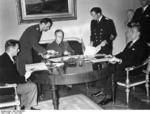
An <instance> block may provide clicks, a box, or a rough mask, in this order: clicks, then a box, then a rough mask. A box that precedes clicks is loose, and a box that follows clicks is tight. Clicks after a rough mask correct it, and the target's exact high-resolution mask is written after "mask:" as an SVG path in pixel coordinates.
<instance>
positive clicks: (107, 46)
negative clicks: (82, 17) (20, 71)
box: [90, 7, 117, 70]
mask: <svg viewBox="0 0 150 114" xmlns="http://www.w3.org/2000/svg"><path fill="white" fill-rule="evenodd" d="M90 13H91V16H92V17H93V20H92V21H91V38H90V43H91V45H92V46H94V47H97V46H99V47H100V50H99V52H98V54H100V53H102V54H112V48H113V44H112V42H113V40H115V38H116V36H117V32H116V28H115V25H114V22H113V20H112V19H109V18H107V17H105V16H104V15H103V14H102V10H101V8H99V7H94V8H92V9H91V11H90ZM100 66H101V65H100V64H99V63H98V64H95V65H94V69H95V70H97V69H101V67H100Z"/></svg>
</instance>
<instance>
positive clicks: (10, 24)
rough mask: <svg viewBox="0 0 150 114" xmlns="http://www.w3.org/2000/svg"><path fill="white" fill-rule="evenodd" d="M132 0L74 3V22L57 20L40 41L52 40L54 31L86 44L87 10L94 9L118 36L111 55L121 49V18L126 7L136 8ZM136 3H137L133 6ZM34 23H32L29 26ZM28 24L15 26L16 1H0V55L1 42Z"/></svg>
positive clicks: (122, 21) (2, 43)
mask: <svg viewBox="0 0 150 114" xmlns="http://www.w3.org/2000/svg"><path fill="white" fill-rule="evenodd" d="M135 2H136V0H77V20H69V21H57V22H54V25H53V27H52V28H51V30H50V31H48V32H47V33H43V36H42V39H41V40H48V39H50V38H53V33H54V31H55V30H56V29H57V28H61V29H63V30H64V32H65V37H80V38H83V40H84V41H85V43H86V45H87V44H88V43H89V38H90V20H91V17H90V13H89V11H90V9H91V8H92V7H94V6H99V7H101V8H102V10H103V13H104V15H106V16H108V17H109V18H112V19H113V20H114V22H115V25H116V29H117V33H118V36H117V38H116V40H115V41H114V51H113V52H114V54H115V53H118V52H120V51H121V50H122V49H123V48H124V46H125V37H124V27H123V23H124V19H125V11H126V9H128V8H132V7H136V6H137V5H135ZM137 4H138V3H137ZM32 24H35V23H32ZM32 24H21V25H19V24H18V20H17V8H16V0H0V54H1V53H3V52H4V44H5V41H6V40H8V39H10V38H14V39H20V36H21V34H22V33H23V31H24V30H25V29H26V28H27V27H28V26H30V25H32Z"/></svg>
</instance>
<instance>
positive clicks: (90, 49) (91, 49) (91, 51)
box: [84, 46, 97, 56]
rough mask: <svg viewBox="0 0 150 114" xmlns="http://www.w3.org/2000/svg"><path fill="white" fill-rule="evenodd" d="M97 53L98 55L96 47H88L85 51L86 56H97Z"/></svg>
mask: <svg viewBox="0 0 150 114" xmlns="http://www.w3.org/2000/svg"><path fill="white" fill-rule="evenodd" d="M96 53H97V50H96V48H95V47H92V46H87V47H86V48H85V51H84V56H95V55H96Z"/></svg>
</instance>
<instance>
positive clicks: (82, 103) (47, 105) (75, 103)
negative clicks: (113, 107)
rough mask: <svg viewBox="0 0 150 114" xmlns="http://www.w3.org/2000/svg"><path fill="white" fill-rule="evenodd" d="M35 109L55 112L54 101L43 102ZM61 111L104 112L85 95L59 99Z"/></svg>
mask: <svg viewBox="0 0 150 114" xmlns="http://www.w3.org/2000/svg"><path fill="white" fill-rule="evenodd" d="M35 108H38V109H41V110H53V109H54V108H53V104H52V100H47V101H42V102H39V103H38V106H36V107H35ZM59 110H102V108H101V107H100V106H98V105H97V104H96V103H94V102H93V101H92V100H91V99H89V98H88V97H86V96H85V95H83V94H77V95H71V96H67V97H61V98H59Z"/></svg>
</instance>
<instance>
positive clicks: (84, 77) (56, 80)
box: [37, 58, 106, 109]
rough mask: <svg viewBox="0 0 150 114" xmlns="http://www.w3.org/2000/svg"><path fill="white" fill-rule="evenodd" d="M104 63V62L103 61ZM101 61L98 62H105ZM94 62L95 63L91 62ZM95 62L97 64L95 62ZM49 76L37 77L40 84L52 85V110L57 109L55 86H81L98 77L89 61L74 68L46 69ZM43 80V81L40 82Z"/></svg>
mask: <svg viewBox="0 0 150 114" xmlns="http://www.w3.org/2000/svg"><path fill="white" fill-rule="evenodd" d="M59 59H62V58H59ZM105 61H106V60H105ZM105 61H104V60H101V61H100V62H105ZM93 62H95V61H93ZM96 62H99V61H97V60H96ZM48 71H49V74H48V73H47V74H46V75H45V76H44V75H40V76H37V78H39V80H40V83H44V84H50V85H52V100H53V105H54V109H59V105H58V104H59V103H58V100H59V99H58V97H57V95H56V90H57V88H56V86H57V85H72V84H81V83H88V82H92V81H97V80H99V78H100V76H98V75H94V73H93V67H92V62H91V61H83V63H82V64H79V63H78V62H77V64H76V66H74V67H69V66H67V67H65V68H64V66H63V67H55V68H51V67H49V68H48ZM42 78H45V79H44V81H42V80H43V79H42Z"/></svg>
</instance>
